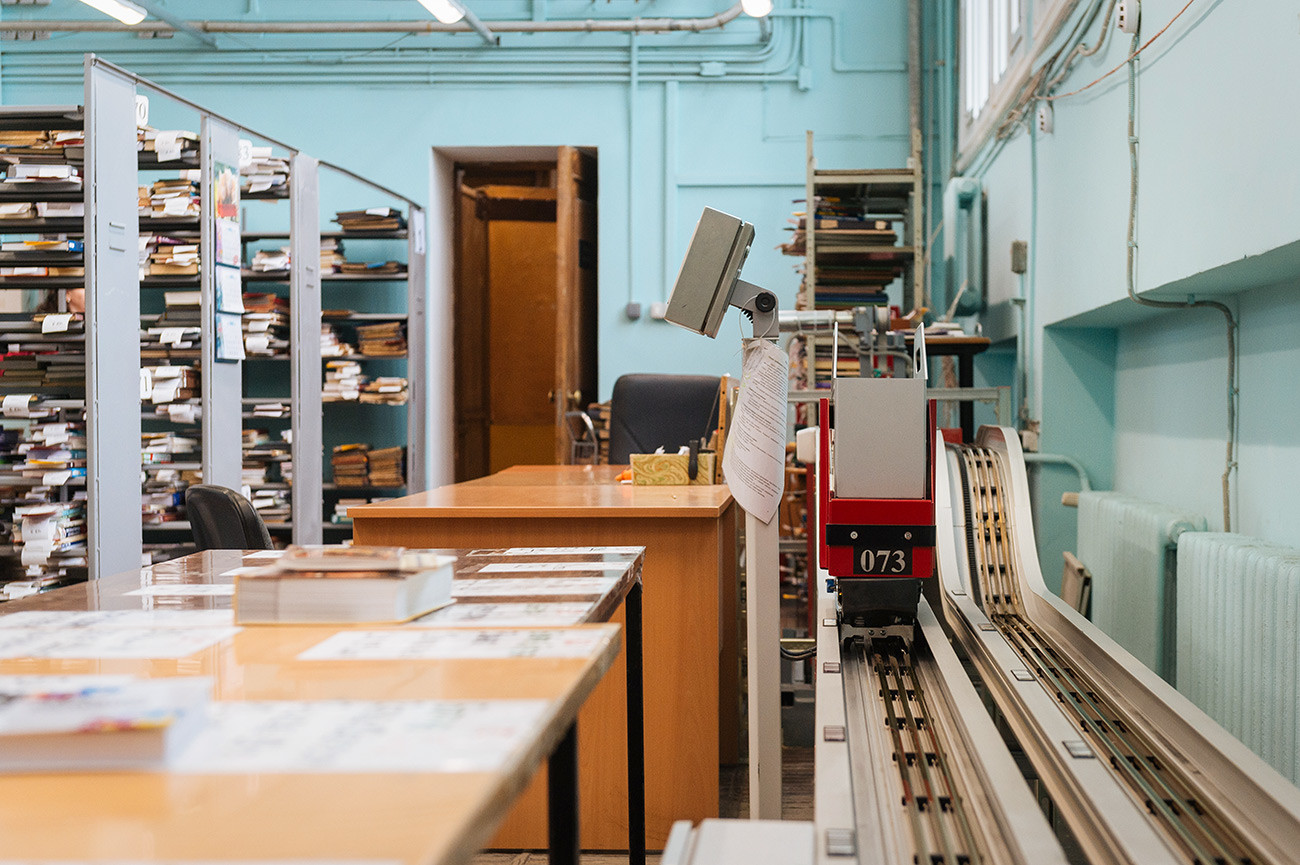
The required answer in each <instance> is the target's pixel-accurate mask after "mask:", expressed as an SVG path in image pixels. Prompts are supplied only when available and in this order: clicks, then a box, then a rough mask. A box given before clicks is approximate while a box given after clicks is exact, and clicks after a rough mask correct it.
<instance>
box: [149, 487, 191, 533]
mask: <svg viewBox="0 0 1300 865" xmlns="http://www.w3.org/2000/svg"><path fill="white" fill-rule="evenodd" d="M140 519H141V520H142V521H143V523H144V525H146V526H160V525H162V524H163V523H172V522H176V521H178V520H183V519H185V492H184V490H181V489H178V488H177V485H176V484H166V483H164V484H159V485H157V486H156V487H155V488H154V489H150V488H149V484H148V483H146V484H145V487H144V488H143V489H141V491H140Z"/></svg>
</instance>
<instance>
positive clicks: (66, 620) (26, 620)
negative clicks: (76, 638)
mask: <svg viewBox="0 0 1300 865" xmlns="http://www.w3.org/2000/svg"><path fill="white" fill-rule="evenodd" d="M234 621H235V614H234V613H233V612H232V611H230V610H20V611H19V612H17V613H10V614H9V615H7V616H0V628H54V629H60V628H107V627H113V628H221V627H230V626H231V625H232V624H234Z"/></svg>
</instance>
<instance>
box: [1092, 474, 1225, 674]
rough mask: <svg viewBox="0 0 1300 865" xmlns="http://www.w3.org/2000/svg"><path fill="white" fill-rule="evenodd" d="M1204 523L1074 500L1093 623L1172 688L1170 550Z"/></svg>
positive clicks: (1133, 506)
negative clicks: (1089, 577) (1088, 573)
mask: <svg viewBox="0 0 1300 865" xmlns="http://www.w3.org/2000/svg"><path fill="white" fill-rule="evenodd" d="M1204 530H1205V518H1204V517H1201V516H1197V515H1196V514H1193V513H1189V512H1187V511H1184V510H1181V509H1179V508H1175V507H1171V506H1169V505H1162V504H1158V503H1156V502H1148V501H1143V500H1141V499H1137V498H1133V497H1132V496H1127V495H1123V494H1121V493H1114V492H1081V493H1079V559H1080V560H1081V561H1082V562H1083V564H1084V565H1085V566H1086V567H1087V568H1088V570H1089V571H1091V572H1092V615H1091V618H1092V621H1093V623H1094V624H1096V625H1097V627H1099V628H1101V630H1102V631H1104V632H1105V633H1106V634H1108V635H1109V636H1110V637H1111V639H1113V640H1115V642H1117V643H1119V644H1120V645H1121V646H1123V647H1124V648H1125V649H1127V650H1128V651H1129V652H1130V653H1132V654H1133V656H1134V657H1135V658H1137V659H1138V660H1139V661H1141V662H1142V663H1143V664H1145V665H1146V666H1147V667H1149V668H1150V669H1152V670H1154V671H1155V672H1156V673H1158V674H1159V675H1160V676H1162V677H1163V678H1164V679H1166V680H1167V681H1169V682H1173V681H1174V674H1175V669H1174V658H1173V656H1174V630H1175V628H1174V617H1175V607H1174V603H1173V601H1174V598H1173V579H1172V574H1173V563H1174V555H1173V550H1174V546H1173V545H1174V543H1175V541H1176V540H1177V538H1178V537H1179V535H1181V534H1182V533H1183V532H1185V531H1204Z"/></svg>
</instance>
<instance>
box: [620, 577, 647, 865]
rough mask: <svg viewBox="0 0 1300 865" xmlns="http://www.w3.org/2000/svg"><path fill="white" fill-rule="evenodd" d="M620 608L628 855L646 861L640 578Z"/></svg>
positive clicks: (632, 862) (641, 864)
mask: <svg viewBox="0 0 1300 865" xmlns="http://www.w3.org/2000/svg"><path fill="white" fill-rule="evenodd" d="M623 610H624V613H625V618H626V622H625V624H626V626H627V856H628V863H629V865H645V682H644V677H643V675H642V673H643V671H644V667H643V655H642V653H641V581H640V580H637V581H636V582H635V583H633V584H632V588H631V590H630V591H629V592H628V593H627V600H626V601H625V602H624V605H623Z"/></svg>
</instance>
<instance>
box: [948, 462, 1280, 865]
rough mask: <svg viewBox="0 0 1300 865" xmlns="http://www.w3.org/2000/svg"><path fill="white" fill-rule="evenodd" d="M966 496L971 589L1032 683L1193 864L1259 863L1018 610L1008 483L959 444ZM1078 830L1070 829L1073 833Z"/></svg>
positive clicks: (1138, 727)
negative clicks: (1040, 687) (1039, 686)
mask: <svg viewBox="0 0 1300 865" xmlns="http://www.w3.org/2000/svg"><path fill="white" fill-rule="evenodd" d="M959 454H960V460H961V467H962V474H963V478H964V481H965V483H964V487H965V495H966V503H965V504H966V516H967V519H966V527H967V533H968V534H967V539H966V540H967V553H968V555H969V556H970V558H971V563H970V564H971V569H972V587H973V589H974V590H975V591H976V592H977V593H978V595H979V597H980V598H981V600H982V606H983V609H984V612H985V614H986V615H987V616H988V618H989V621H991V622H992V623H993V625H994V626H995V627H996V628H997V629H998V630H999V631H1000V632H1001V633H1002V635H1003V636H1004V637H1005V638H1006V640H1007V642H1008V643H1009V644H1010V645H1011V646H1012V648H1013V649H1014V650H1015V651H1016V652H1017V653H1018V654H1019V655H1020V657H1021V658H1022V659H1023V660H1024V662H1025V664H1026V665H1027V666H1028V668H1029V669H1030V670H1031V671H1032V672H1033V673H1034V674H1035V676H1036V678H1037V680H1038V681H1039V682H1040V683H1041V684H1042V685H1043V687H1044V688H1046V689H1047V690H1048V693H1050V694H1052V695H1053V696H1054V697H1055V698H1056V700H1057V701H1058V702H1059V703H1060V704H1061V706H1062V707H1063V708H1064V709H1065V710H1066V711H1067V713H1068V714H1069V715H1070V716H1071V717H1072V719H1073V720H1074V721H1075V723H1077V725H1078V728H1079V730H1080V732H1081V733H1082V735H1083V738H1084V741H1085V742H1087V744H1088V746H1089V747H1090V748H1091V749H1092V751H1093V753H1094V754H1096V755H1097V756H1099V757H1101V758H1102V759H1103V760H1105V761H1106V762H1107V764H1108V765H1109V766H1110V767H1111V770H1112V771H1113V772H1114V773H1115V774H1116V775H1118V776H1119V777H1120V779H1121V780H1122V781H1123V783H1124V786H1125V788H1126V789H1127V790H1128V791H1129V792H1130V793H1131V794H1132V795H1133V796H1134V797H1136V799H1137V800H1138V801H1139V802H1140V803H1141V805H1142V806H1143V807H1144V808H1145V809H1146V811H1147V813H1148V815H1149V818H1150V820H1151V821H1152V822H1153V824H1154V825H1155V826H1156V827H1157V828H1158V830H1159V831H1160V832H1161V833H1163V834H1164V835H1165V836H1166V838H1167V839H1168V840H1169V841H1170V842H1171V844H1172V845H1173V846H1174V848H1175V849H1177V850H1180V851H1182V853H1183V854H1184V855H1185V856H1186V861H1188V862H1189V863H1196V865H1260V863H1262V862H1263V861H1264V858H1263V857H1262V856H1261V855H1260V854H1259V852H1258V851H1257V850H1256V849H1255V848H1254V846H1253V845H1252V844H1250V843H1249V841H1248V840H1247V839H1246V838H1244V837H1242V836H1241V835H1240V833H1238V832H1236V831H1234V830H1233V829H1232V828H1231V827H1230V825H1229V823H1228V821H1227V820H1226V819H1225V818H1224V816H1223V815H1222V814H1220V813H1218V812H1216V811H1215V810H1214V809H1213V808H1211V807H1209V805H1208V804H1207V797H1205V796H1203V795H1201V794H1199V793H1198V790H1197V784H1196V783H1195V781H1194V780H1193V778H1192V777H1191V776H1190V774H1189V773H1188V772H1186V771H1184V769H1183V767H1181V766H1177V765H1169V763H1168V762H1167V761H1165V760H1163V759H1161V758H1160V756H1159V755H1158V752H1157V749H1156V748H1155V747H1154V746H1153V744H1152V743H1151V740H1150V739H1149V738H1148V736H1147V735H1146V734H1145V733H1144V732H1143V729H1142V728H1143V725H1142V723H1141V721H1140V720H1139V719H1137V718H1131V717H1128V716H1126V714H1125V713H1124V712H1123V711H1122V710H1121V709H1120V707H1119V706H1118V705H1117V704H1115V703H1114V702H1113V701H1111V700H1109V699H1107V697H1106V695H1105V692H1104V690H1103V689H1102V688H1099V687H1098V685H1097V683H1095V682H1093V681H1092V680H1091V679H1090V678H1089V677H1088V676H1087V675H1085V674H1084V673H1083V672H1082V671H1081V670H1080V669H1079V665H1078V664H1077V663H1076V662H1075V661H1073V660H1072V659H1071V657H1070V655H1069V653H1068V652H1066V651H1065V650H1064V649H1063V647H1059V646H1056V645H1054V644H1053V642H1052V641H1051V640H1050V639H1048V638H1047V637H1046V636H1045V635H1044V634H1042V633H1041V632H1040V631H1038V630H1037V629H1035V628H1034V626H1033V625H1032V624H1031V623H1030V622H1029V620H1028V618H1027V617H1026V616H1025V614H1024V607H1023V604H1022V600H1021V598H1020V595H1019V590H1018V581H1017V579H1016V574H1015V571H1014V569H1015V567H1016V561H1017V559H1016V557H1015V551H1014V550H1013V549H1012V544H1011V542H1010V532H1009V531H1008V526H1007V523H1006V521H1005V518H1004V514H1006V513H1008V512H1009V508H1008V507H1007V506H1006V502H1005V501H1004V496H1003V490H1004V489H1006V488H1007V483H1006V480H1005V476H1004V468H1003V466H1002V463H1001V461H1000V459H999V458H998V456H997V454H996V453H994V452H993V451H992V450H989V449H986V448H979V447H971V446H962V447H960V448H959ZM1077 830H1078V827H1076V831H1077Z"/></svg>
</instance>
